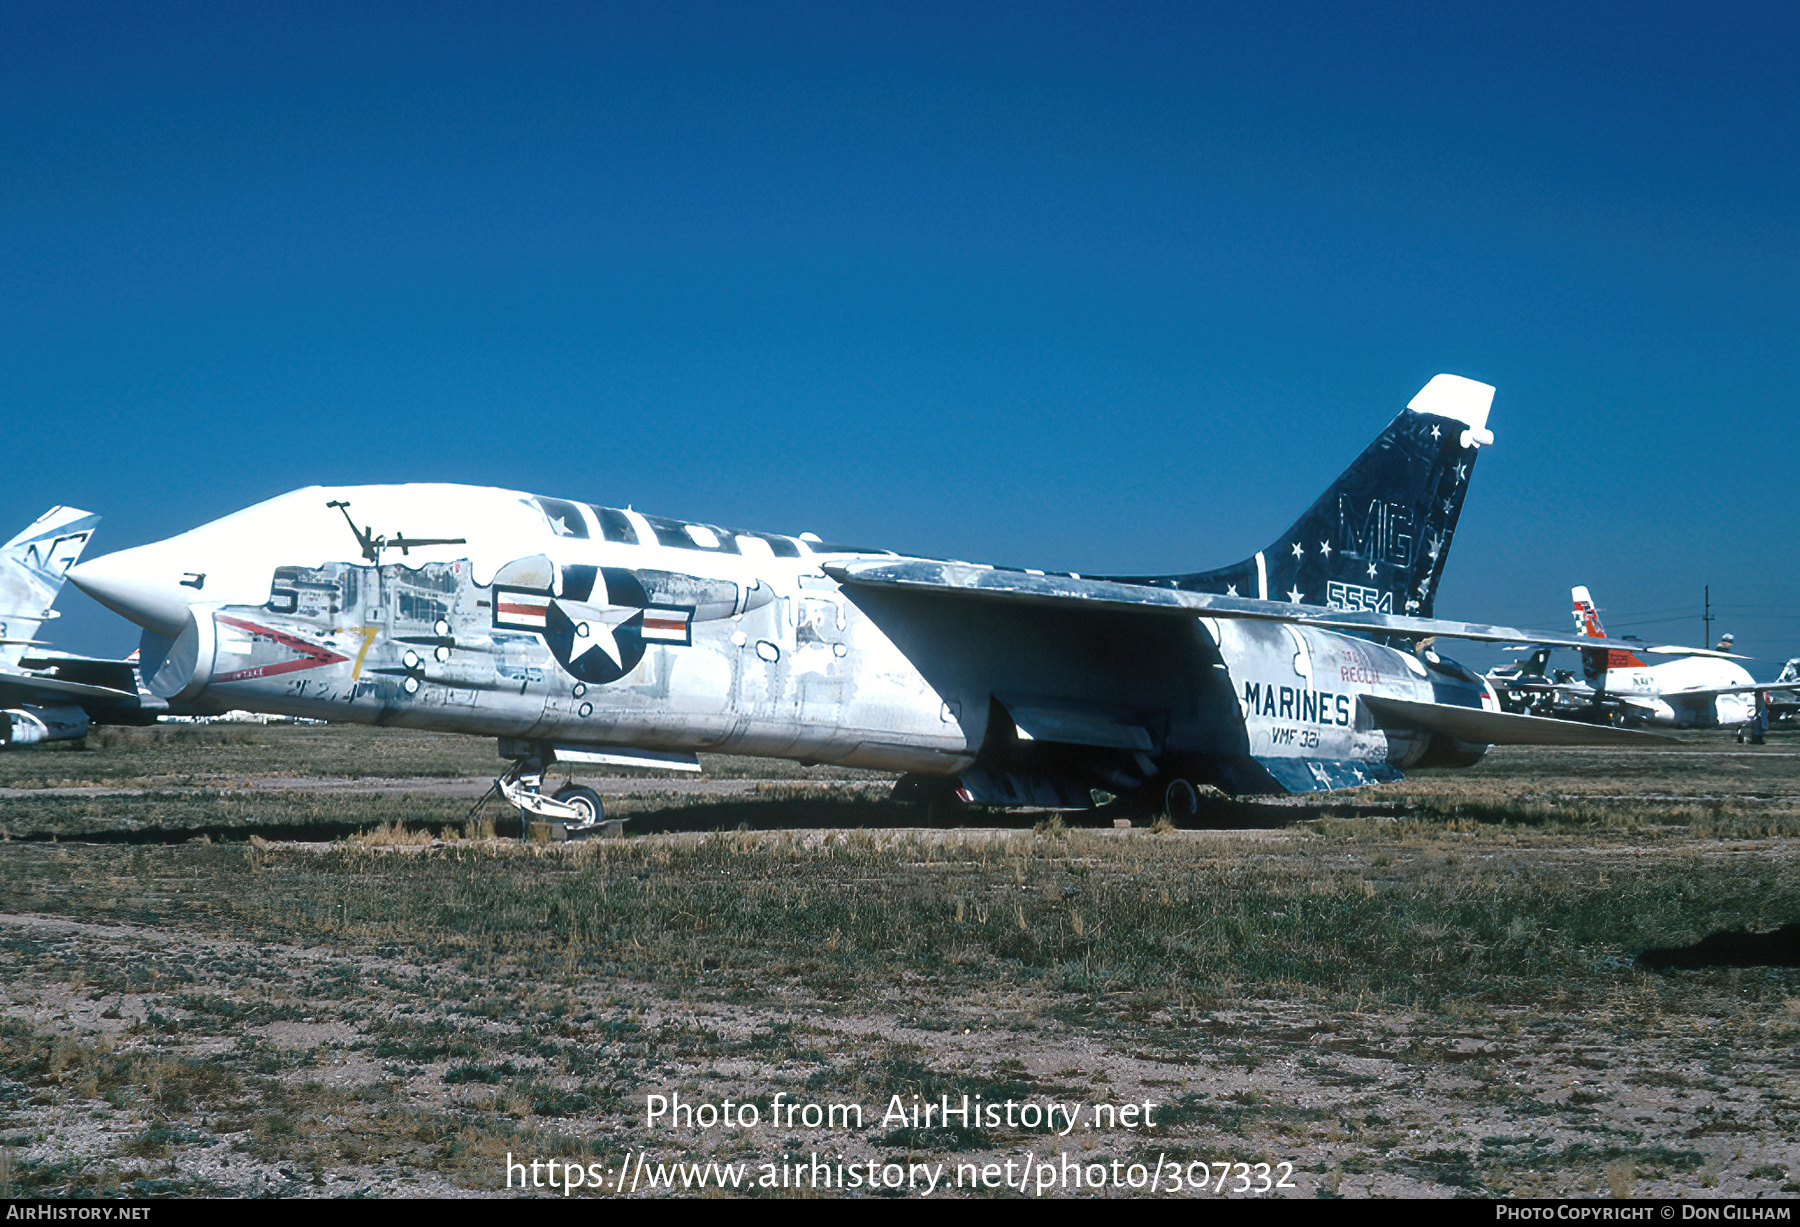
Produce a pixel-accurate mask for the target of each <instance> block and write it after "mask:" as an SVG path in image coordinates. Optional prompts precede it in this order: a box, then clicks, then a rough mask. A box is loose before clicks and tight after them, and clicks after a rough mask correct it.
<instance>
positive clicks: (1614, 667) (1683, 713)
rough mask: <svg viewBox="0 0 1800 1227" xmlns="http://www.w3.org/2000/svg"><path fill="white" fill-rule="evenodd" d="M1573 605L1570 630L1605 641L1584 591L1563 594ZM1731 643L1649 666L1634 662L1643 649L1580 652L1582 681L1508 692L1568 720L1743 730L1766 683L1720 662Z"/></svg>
mask: <svg viewBox="0 0 1800 1227" xmlns="http://www.w3.org/2000/svg"><path fill="white" fill-rule="evenodd" d="M1569 595H1570V597H1571V598H1572V599H1573V601H1574V605H1575V629H1576V631H1577V632H1578V633H1579V634H1581V635H1582V636H1584V637H1586V638H1588V639H1592V640H1603V639H1604V638H1605V631H1603V630H1602V629H1601V626H1600V614H1599V611H1598V610H1597V609H1596V608H1595V607H1594V601H1593V597H1592V596H1591V595H1590V594H1589V593H1588V590H1587V589H1586V588H1584V587H1579V586H1577V587H1575V588H1572V589H1570V591H1569ZM1730 639H1731V636H1729V635H1727V636H1725V637H1724V639H1723V640H1722V641H1721V642H1720V644H1719V649H1720V650H1719V651H1717V652H1713V653H1708V654H1695V655H1692V656H1689V657H1687V658H1685V659H1678V660H1669V661H1664V662H1662V663H1660V664H1654V665H1652V664H1649V663H1647V662H1645V661H1644V660H1643V659H1642V658H1641V657H1639V656H1638V655H1637V653H1638V652H1641V651H1643V650H1644V649H1643V647H1642V646H1641V645H1639V644H1637V643H1635V642H1627V643H1625V644H1624V645H1623V646H1617V645H1615V646H1610V647H1606V648H1598V647H1593V648H1585V649H1583V650H1582V654H1581V656H1582V662H1583V669H1582V674H1583V677H1584V678H1585V679H1586V680H1585V681H1577V680H1574V679H1573V678H1571V679H1569V680H1566V681H1556V680H1546V681H1543V682H1533V681H1530V680H1521V681H1519V682H1517V683H1515V684H1514V685H1513V687H1512V688H1513V689H1514V690H1516V691H1518V692H1520V693H1524V694H1536V695H1539V696H1542V701H1543V702H1546V703H1554V704H1557V705H1559V706H1560V710H1561V711H1566V713H1567V714H1568V715H1569V716H1571V717H1572V718H1574V719H1580V720H1595V721H1605V722H1608V723H1612V724H1625V723H1628V722H1629V723H1643V724H1653V725H1664V726H1668V727H1671V728H1684V729H1687V728H1735V727H1737V726H1739V725H1743V724H1748V723H1749V722H1750V720H1751V719H1752V718H1753V717H1754V716H1755V714H1756V695H1757V692H1758V691H1767V690H1770V689H1771V688H1772V687H1771V683H1768V682H1758V681H1757V680H1756V679H1755V678H1753V677H1751V676H1750V673H1749V671H1748V670H1746V669H1745V668H1743V667H1742V666H1741V665H1737V664H1734V663H1732V661H1731V660H1729V659H1725V656H1726V654H1727V653H1728V651H1729V648H1730V646H1731V645H1730Z"/></svg>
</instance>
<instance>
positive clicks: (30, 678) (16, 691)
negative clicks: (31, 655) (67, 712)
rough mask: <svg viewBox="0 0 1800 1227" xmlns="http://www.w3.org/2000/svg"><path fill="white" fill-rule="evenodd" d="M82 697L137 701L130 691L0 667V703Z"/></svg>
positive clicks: (134, 703) (65, 700) (74, 700)
mask: <svg viewBox="0 0 1800 1227" xmlns="http://www.w3.org/2000/svg"><path fill="white" fill-rule="evenodd" d="M83 699H90V700H92V699H105V700H108V701H109V702H112V703H124V704H128V705H130V706H132V707H136V706H137V705H138V696H137V694H136V693H135V692H133V691H129V690H114V689H113V688H112V687H111V686H93V685H89V684H88V683H86V682H70V681H64V680H63V679H61V678H55V677H45V676H41V675H39V674H35V673H14V672H12V671H11V670H0V703H7V704H13V703H38V704H47V703H79V702H80V701H81V700H83Z"/></svg>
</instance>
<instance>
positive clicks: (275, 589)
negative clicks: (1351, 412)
mask: <svg viewBox="0 0 1800 1227" xmlns="http://www.w3.org/2000/svg"><path fill="white" fill-rule="evenodd" d="M1493 392H1494V390H1493V388H1491V387H1489V386H1488V385H1486V384H1480V383H1476V382H1474V381H1472V380H1468V379H1462V378H1458V377H1456V376H1453V375H1439V376H1437V377H1436V378H1434V379H1432V380H1431V382H1430V383H1429V384H1427V385H1426V387H1425V388H1424V389H1423V390H1422V391H1421V392H1420V393H1419V394H1418V396H1416V397H1414V398H1413V400H1412V402H1411V403H1410V404H1409V405H1408V407H1407V408H1406V409H1405V410H1403V411H1402V412H1401V413H1400V414H1399V416H1397V417H1396V418H1395V419H1394V420H1393V422H1392V423H1391V424H1390V425H1389V426H1388V427H1387V429H1386V430H1384V431H1383V432H1382V433H1381V435H1380V436H1379V437H1378V438H1377V439H1376V440H1375V442H1374V443H1372V444H1371V445H1370V446H1369V447H1368V448H1367V449H1366V450H1365V451H1364V452H1363V453H1362V454H1361V455H1360V456H1359V457H1358V458H1357V459H1356V460H1355V461H1354V463H1352V464H1351V466H1350V467H1349V469H1347V470H1346V471H1345V472H1344V473H1343V475H1342V476H1341V477H1339V478H1338V480H1337V481H1336V482H1335V483H1334V484H1333V485H1332V486H1331V487H1330V488H1329V489H1328V490H1327V491H1326V492H1325V493H1324V494H1323V495H1322V496H1321V497H1320V498H1319V499H1318V501H1317V502H1315V503H1314V504H1313V505H1312V507H1311V508H1310V509H1309V510H1308V511H1307V512H1306V513H1305V514H1304V515H1302V516H1301V517H1300V518H1299V519H1298V520H1297V521H1296V522H1295V523H1294V524H1293V526H1292V527H1290V528H1289V529H1288V530H1287V531H1286V532H1284V533H1283V534H1281V535H1280V536H1279V537H1277V538H1276V539H1275V541H1274V542H1272V543H1271V544H1270V545H1269V546H1268V548H1267V549H1264V550H1260V551H1258V552H1257V553H1256V554H1254V555H1252V556H1251V557H1250V558H1247V559H1245V560H1244V561H1242V562H1240V563H1237V564H1235V565H1233V566H1229V567H1224V568H1221V569H1218V570H1214V571H1203V572H1195V573H1189V574H1181V575H1168V576H1148V577H1099V578H1096V577H1092V576H1080V575H1074V574H1060V573H1047V572H1043V571H1036V570H1019V569H1013V568H1004V567H991V566H978V565H972V564H968V563H960V562H942V561H934V560H927V559H920V558H909V557H901V556H899V555H896V554H893V553H891V552H888V551H883V550H875V549H864V548H858V547H854V546H847V545H831V544H826V543H825V542H822V541H820V540H818V539H817V538H816V537H811V536H808V535H804V534H803V535H802V536H799V537H790V536H784V535H780V534H775V533H765V532H736V531H729V530H727V529H723V528H719V527H716V526H714V525H710V524H698V523H691V522H686V521H681V520H673V519H665V518H662V517H658V516H651V515H646V514H644V513H641V512H638V511H636V510H633V509H631V508H624V509H620V508H613V507H605V506H597V505H590V504H587V503H580V502H574V501H571V500H567V499H559V498H545V497H539V496H534V495H530V494H526V493H523V492H520V491H514V490H500V489H490V488H483V487H470V486H449V485H391V486H355V487H335V488H321V487H310V488H307V489H303V490H297V491H294V492H293V493H290V494H285V495H282V496H281V497H279V498H275V499H271V500H269V501H268V502H265V503H260V504H258V505H256V506H254V507H250V508H247V509H246V510H243V511H240V512H237V513H236V514H233V515H230V516H226V517H225V518H223V519H220V520H216V521H214V522H212V523H210V524H206V525H203V526H201V527H199V528H196V529H193V530H192V531H190V532H186V533H183V534H181V535H179V536H176V537H171V538H169V539H168V540H165V541H160V542H156V543H154V544H151V545H145V546H140V547H138V548H135V549H129V550H125V551H122V552H120V553H116V554H111V555H108V556H106V557H104V558H100V559H96V560H94V561H92V562H88V563H85V564H83V565H82V566H80V567H78V568H76V569H75V570H74V571H73V572H72V573H71V578H72V580H73V581H74V582H75V583H76V584H77V585H78V586H79V587H80V588H81V589H82V590H83V591H85V592H87V593H88V594H89V595H91V596H93V597H95V598H96V599H97V600H99V601H101V602H102V603H103V604H105V605H107V606H108V607H109V608H111V609H113V610H115V611H117V612H119V613H120V614H123V615H124V616H125V617H127V618H130V619H131V620H132V621H134V622H136V623H137V624H138V625H140V626H141V627H143V636H142V641H141V657H142V671H143V675H144V679H145V684H146V686H147V687H148V689H149V690H150V691H151V692H152V693H153V694H155V695H158V696H161V697H163V698H166V699H173V700H178V701H182V702H185V703H188V704H198V705H207V704H211V705H213V706H215V707H216V708H221V709H222V708H226V707H231V708H247V709H251V710H257V711H266V712H274V713H280V714H286V715H293V716H304V717H316V718H323V719H328V720H343V721H352V722H358V723H367V724H390V725H400V726H405V727H411V728H427V729H441V730H449V731H456V732H464V733H472V734H479V735H484V736H492V737H497V738H499V740H500V751H501V754H502V756H503V757H507V758H511V759H513V760H514V765H513V767H512V768H511V769H510V770H509V771H507V772H506V774H505V775H504V776H502V777H501V780H500V782H499V784H500V787H501V789H502V791H503V793H504V794H505V795H506V797H507V798H508V799H509V800H510V801H512V802H513V803H514V804H515V805H517V806H519V807H520V808H521V809H522V810H523V811H525V812H528V813H533V814H538V815H541V816H545V817H551V818H557V819H562V820H566V821H569V822H571V823H576V824H580V823H586V822H590V821H592V820H594V819H597V818H598V811H599V799H598V797H597V796H596V795H595V794H594V793H593V792H592V790H589V789H585V788H582V787H581V786H579V785H573V784H571V785H570V786H569V787H568V788H565V789H564V790H563V791H561V792H559V793H557V794H556V796H554V797H552V796H549V795H546V794H545V793H544V792H543V791H542V784H543V776H544V771H545V769H546V767H547V766H548V765H549V764H551V763H553V762H557V761H562V762H565V763H571V762H572V763H577V764H579V763H610V764H628V765H629V764H636V765H644V766H656V767H674V768H685V769H689V770H697V769H698V762H697V760H696V758H695V754H696V752H698V751H709V752H713V753H722V754H751V755H766V756H772V757H782V758H790V759H797V760H801V761H803V762H831V763H840V764H846V765H851V766H859V767H870V768H876V769H881V770H889V771H895V772H904V773H906V775H905V776H904V778H903V779H902V780H901V781H900V784H899V785H898V786H897V788H896V795H897V796H901V797H913V798H917V799H921V800H930V799H934V798H940V797H941V798H955V799H957V800H960V801H963V802H973V803H977V804H983V805H1031V806H1050V807H1058V808H1086V807H1088V806H1090V805H1092V804H1094V801H1095V794H1096V792H1102V793H1108V794H1112V795H1113V796H1116V797H1119V798H1121V799H1123V800H1125V801H1126V802H1127V803H1129V804H1134V805H1141V806H1142V807H1143V808H1146V809H1163V808H1166V809H1167V810H1169V811H1171V812H1173V813H1174V814H1176V815H1177V816H1181V815H1185V814H1191V813H1193V812H1194V811H1195V809H1196V808H1197V806H1198V798H1197V794H1196V791H1195V785H1197V784H1212V785H1215V786H1217V787H1219V788H1220V789H1222V790H1224V791H1226V792H1228V793H1234V794H1241V793H1279V792H1314V791H1323V790H1330V789H1337V788H1347V787H1353V786H1356V785H1359V784H1369V783H1376V782H1380V781H1391V780H1398V779H1400V778H1401V772H1402V770H1403V769H1406V768H1409V767H1413V766H1424V765H1433V764H1467V763H1471V762H1474V761H1475V760H1476V759H1478V758H1479V757H1480V756H1481V754H1482V753H1483V752H1484V751H1485V750H1486V748H1487V746H1488V745H1489V744H1493V743H1548V744H1577V743H1579V744H1589V743H1595V742H1599V743H1606V742H1611V741H1615V740H1621V741H1624V740H1633V739H1641V738H1646V737H1651V736H1653V735H1651V734H1642V733H1633V732H1627V731H1622V730H1616V729H1607V728H1592V727H1588V726H1584V725H1578V724H1570V723H1567V722H1564V721H1556V720H1541V719H1536V718H1533V717H1530V716H1521V715H1510V714H1507V713H1503V712H1501V711H1499V710H1498V704H1497V703H1496V701H1495V699H1494V696H1493V693H1492V691H1491V690H1490V689H1489V687H1488V686H1487V684H1486V683H1485V682H1484V681H1483V680H1482V679H1481V678H1480V677H1479V676H1477V675H1476V674H1474V673H1472V672H1470V671H1469V670H1468V669H1465V668H1463V667H1462V666H1460V665H1457V664H1455V663H1454V662H1452V661H1450V660H1447V659H1445V658H1443V657H1441V656H1439V655H1438V654H1437V652H1436V651H1435V650H1434V649H1433V646H1432V643H1431V639H1432V637H1434V636H1436V637H1462V638H1469V639H1478V640H1485V641H1495V642H1510V641H1518V640H1526V641H1534V642H1542V643H1546V644H1551V645H1558V644H1560V645H1563V646H1570V647H1575V646H1582V645H1586V644H1588V643H1590V642H1592V641H1590V640H1587V639H1586V638H1577V637H1572V636H1558V635H1548V636H1545V635H1540V634H1535V633H1532V632H1527V631H1521V630H1517V629H1514V628H1510V627H1495V626H1486V625H1480V624H1474V623H1463V622H1448V621H1441V620H1437V619H1434V618H1433V617H1432V607H1433V602H1434V597H1435V594H1436V592H1437V588H1438V583H1439V580H1440V578H1441V577H1442V575H1443V570H1444V564H1445V562H1446V560H1447V558H1448V557H1449V547H1450V542H1451V538H1452V535H1453V533H1454V531H1455V528H1456V521H1457V517H1458V515H1459V513H1460V511H1461V508H1462V503H1463V497H1464V493H1465V492H1466V490H1467V489H1468V481H1469V476H1470V473H1471V471H1472V468H1473V466H1474V463H1475V460H1476V457H1477V453H1478V451H1479V449H1480V448H1481V447H1482V446H1483V445H1484V444H1487V443H1491V442H1492V440H1493V436H1492V435H1491V434H1490V433H1489V432H1488V430H1487V417H1488V411H1489V406H1490V403H1491V401H1492V397H1493ZM377 526H379V527H380V528H381V529H382V530H383V531H382V532H379V533H378V532H377V531H376V529H377ZM1382 640H1386V642H1383V641H1382ZM1395 645H1398V646H1395ZM1415 645H1416V646H1415ZM1667 650H1669V651H1684V650H1685V649H1667Z"/></svg>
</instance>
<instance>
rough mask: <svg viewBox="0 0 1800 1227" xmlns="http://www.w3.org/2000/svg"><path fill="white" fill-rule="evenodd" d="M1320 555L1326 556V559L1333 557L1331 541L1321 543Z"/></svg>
mask: <svg viewBox="0 0 1800 1227" xmlns="http://www.w3.org/2000/svg"><path fill="white" fill-rule="evenodd" d="M1319 553H1321V554H1323V555H1325V557H1327V558H1330V557H1331V542H1329V541H1321V542H1319Z"/></svg>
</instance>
